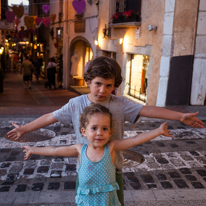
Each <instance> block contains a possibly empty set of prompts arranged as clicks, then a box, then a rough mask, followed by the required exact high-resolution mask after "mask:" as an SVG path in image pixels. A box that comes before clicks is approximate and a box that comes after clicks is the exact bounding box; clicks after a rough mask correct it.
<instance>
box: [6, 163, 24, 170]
mask: <svg viewBox="0 0 206 206" xmlns="http://www.w3.org/2000/svg"><path fill="white" fill-rule="evenodd" d="M22 169H23V162H21V163H20V162H19V163H18V164H17V163H15V164H12V166H11V167H10V168H9V170H8V172H9V173H19V172H20V171H21V170H22Z"/></svg>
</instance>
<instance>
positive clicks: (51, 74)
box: [47, 57, 57, 89]
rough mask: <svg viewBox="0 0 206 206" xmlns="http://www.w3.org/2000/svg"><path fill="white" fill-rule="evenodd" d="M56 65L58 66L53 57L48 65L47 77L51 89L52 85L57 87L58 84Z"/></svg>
mask: <svg viewBox="0 0 206 206" xmlns="http://www.w3.org/2000/svg"><path fill="white" fill-rule="evenodd" d="M56 67H57V64H56V63H55V59H54V57H51V58H50V59H49V63H48V65H47V78H48V83H49V88H50V89H52V85H53V87H54V88H53V89H56V84H55V74H56Z"/></svg>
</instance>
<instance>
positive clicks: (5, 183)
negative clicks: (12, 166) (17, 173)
mask: <svg viewBox="0 0 206 206" xmlns="http://www.w3.org/2000/svg"><path fill="white" fill-rule="evenodd" d="M14 182H15V181H5V182H3V183H2V184H1V185H13V184H14Z"/></svg>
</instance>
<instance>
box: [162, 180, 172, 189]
mask: <svg viewBox="0 0 206 206" xmlns="http://www.w3.org/2000/svg"><path fill="white" fill-rule="evenodd" d="M160 183H161V185H162V187H163V188H165V189H171V188H173V186H172V184H171V183H170V182H167V181H165V182H160Z"/></svg>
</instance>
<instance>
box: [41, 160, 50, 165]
mask: <svg viewBox="0 0 206 206" xmlns="http://www.w3.org/2000/svg"><path fill="white" fill-rule="evenodd" d="M50 164H51V159H43V160H41V161H40V165H44V166H45V165H47V166H50Z"/></svg>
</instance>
